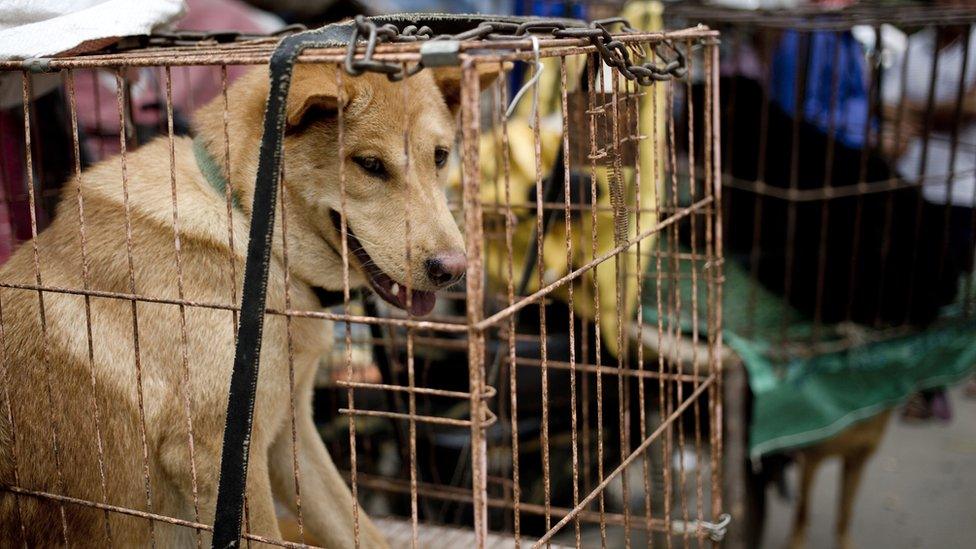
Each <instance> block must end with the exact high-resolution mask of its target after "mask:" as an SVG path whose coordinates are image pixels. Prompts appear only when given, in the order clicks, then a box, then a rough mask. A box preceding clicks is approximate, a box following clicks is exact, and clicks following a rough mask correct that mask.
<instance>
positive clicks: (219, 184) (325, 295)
mask: <svg viewBox="0 0 976 549" xmlns="http://www.w3.org/2000/svg"><path fill="white" fill-rule="evenodd" d="M193 156H195V157H196V159H197V167H198V168H199V169H200V173H201V174H203V178H204V179H206V180H207V183H210V186H211V187H213V188H214V190H215V191H217V194H219V195H220V196H225V195H226V194H227V184H228V182H227V178H226V177H224V173H223V172H222V171H221V169H220V166H219V165H218V164H217V161H216V160H214V157H213V156H211V155H210V152H209V151H207V148H206V147H205V146H204V145H203V141H201V140H200V138H198V137H195V138H194V139H193ZM231 201H232V202H233V204H234V208H235V209H236V210H238V211H240V210H241V203H240V201H239V200H237V196H236V195H231ZM312 291H313V292H315V297H316V298H318V300H319V304H320V305H321V306H322V308H323V309H328V308H329V307H333V306H335V305H338V304H340V303H342V302H343V301H344V297H343V294H342V292H337V291H333V290H326V289H325V288H320V287H318V286H313V287H312Z"/></svg>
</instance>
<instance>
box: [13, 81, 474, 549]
mask: <svg viewBox="0 0 976 549" xmlns="http://www.w3.org/2000/svg"><path fill="white" fill-rule="evenodd" d="M335 71H336V69H334V68H332V67H328V66H323V65H300V66H298V67H296V72H295V76H294V78H293V85H292V91H291V93H290V95H289V100H288V118H289V126H290V130H289V131H288V132H287V134H286V139H285V150H286V153H285V171H284V173H285V175H284V181H285V186H284V191H283V197H284V200H283V202H284V209H285V211H286V212H287V235H288V240H287V254H288V263H289V273H288V274H289V278H288V281H289V283H290V291H289V294H290V304H289V308H291V309H297V310H316V309H320V308H321V307H320V304H319V302H318V300H317V299H316V297H315V295H314V293H313V292H312V290H311V288H312V287H313V286H320V287H323V288H326V289H332V290H339V289H341V288H342V284H343V283H342V274H341V273H342V261H341V258H340V256H339V255H338V253H337V252H336V250H341V241H340V237H339V236H338V234H337V231H336V230H335V228H334V226H333V224H332V222H331V221H330V218H329V213H328V210H329V209H330V208H331V209H334V210H339V209H340V194H339V193H340V185H339V179H338V175H337V174H338V173H339V168H338V161H339V160H338V140H337V137H338V136H337V128H336V123H335V122H336V121H335V118H334V115H335V110H336V109H337V108H338V107H339V106H340V105H345V107H344V111H343V113H344V132H345V133H344V139H343V141H344V152H345V155H346V159H347V161H346V163H345V164H344V165H345V168H344V170H345V174H346V186H347V198H346V205H345V209H346V212H347V218H348V223H349V226H350V227H351V228H352V229H353V231H354V232H355V233H356V234H357V235H358V237H359V238H360V240H361V242H362V244H363V245H364V246H365V248H366V249H367V251H368V253H369V254H370V256H371V257H372V258H373V260H374V261H375V262H376V264H377V265H379V266H380V267H381V268H382V269H383V270H384V271H385V272H386V273H388V274H390V275H391V276H392V277H393V278H394V279H396V280H398V281H399V282H400V283H401V284H403V283H404V282H406V274H407V272H408V271H409V272H410V274H411V283H412V286H413V287H414V288H419V289H423V290H436V289H437V288H436V287H434V286H433V285H432V284H431V283H430V282H428V280H427V279H426V278H425V277H424V274H423V273H424V267H423V265H424V264H423V262H424V260H425V259H426V258H428V257H430V256H431V254H435V253H439V252H443V251H445V250H447V251H452V250H453V251H455V252H456V251H458V250H463V246H464V244H463V239H462V236H461V234H460V231H459V230H458V227H457V225H456V223H455V221H454V219H453V218H452V216H451V214H450V212H449V210H448V207H447V203H446V200H445V197H444V194H443V190H442V188H441V187H442V184H443V183H444V182H445V177H446V173H444V172H445V171H446V170H445V169H438V168H437V167H436V166H435V164H434V161H433V156H434V147H435V146H446V147H450V146H451V145H452V144H453V141H454V113H455V112H456V108H457V99H458V98H457V93H458V71H456V70H453V71H447V72H439V73H432V72H431V71H424V72H421V73H420V74H418V75H416V76H414V77H411V78H409V79H408V80H407V81H406V82H405V83H403V84H397V85H394V84H392V83H390V82H388V81H387V80H386V78H385V77H383V76H378V75H365V76H363V77H360V78H351V77H348V76H344V78H343V80H342V89H341V90H340V89H339V84H338V83H337V78H336V72H335ZM267 79H268V76H267V71H266V70H265V69H255V70H254V71H253V72H251V73H249V74H248V75H246V76H245V77H243V78H242V79H241V80H240V81H238V82H236V83H235V84H234V85H233V86H231V88H230V89H229V91H228V94H229V103H228V104H229V111H228V118H227V123H228V125H229V136H230V172H229V173H228V174H227V175H228V177H229V179H230V181H231V184H232V187H233V189H235V192H236V193H237V196H238V197H239V199H240V204H241V205H242V209H243V211H237V210H235V211H234V213H233V222H232V224H233V234H234V248H233V249H231V248H230V247H229V246H228V234H227V209H226V202H225V198H224V197H223V196H221V195H220V194H219V193H218V192H217V191H216V190H215V189H214V188H213V187H212V186H211V185H210V184H208V182H207V181H206V179H205V178H204V177H203V176H202V175H201V172H200V169H199V168H198V166H197V163H196V161H195V160H194V155H193V152H192V150H191V147H192V144H191V140H190V139H188V138H177V139H175V140H174V143H173V145H174V149H175V150H174V153H175V169H174V171H173V173H174V174H175V186H176V196H177V207H178V212H179V226H178V234H179V240H180V252H179V253H180V256H179V258H180V262H179V263H178V262H177V253H176V247H175V245H174V227H173V210H172V195H171V190H170V185H171V181H170V173H171V171H170V162H171V161H170V145H169V141H168V140H167V139H159V140H156V141H153V142H150V143H148V144H146V145H145V146H143V147H142V148H140V149H139V150H137V151H135V152H132V153H131V154H129V155H127V157H126V158H125V164H124V167H123V165H122V163H121V162H120V159H119V158H115V159H110V160H107V161H104V162H102V163H100V164H98V165H96V166H94V167H93V168H91V169H90V170H87V171H85V172H84V173H83V174H82V175H81V176H80V178H79V179H78V180H75V181H72V182H71V183H70V184H69V185H68V186H67V188H66V191H65V194H64V199H63V200H62V201H61V203H60V205H59V207H58V210H57V214H56V216H55V218H54V221H53V223H52V224H51V226H50V227H48V228H47V229H46V230H45V231H43V232H42V233H41V234H40V235H38V237H37V238H36V239H35V240H34V245H36V248H37V252H38V253H37V254H36V257H37V258H38V260H37V265H38V266H39V274H37V275H36V273H37V271H36V270H35V254H34V251H33V250H34V245H32V244H31V243H27V244H25V245H24V246H22V248H21V249H20V250H18V252H17V253H15V254H14V256H13V257H12V258H11V259H10V260H9V261H8V263H7V264H6V265H4V266H3V268H2V270H0V280H2V281H3V282H5V283H13V284H26V285H32V284H37V283H38V282H40V283H41V284H43V285H45V286H52V287H60V288H76V289H80V288H83V287H86V286H87V287H88V288H89V289H91V290H95V291H108V292H121V293H129V292H130V291H131V289H132V288H131V286H130V274H129V273H130V263H129V261H130V260H129V259H128V249H127V239H126V235H127V233H131V267H132V275H131V276H132V280H131V283H134V288H135V293H136V294H139V295H143V296H151V297H154V298H162V299H170V300H176V299H179V298H180V295H179V292H180V287H181V286H182V292H183V298H185V299H187V300H191V301H195V302H201V303H219V304H223V305H231V304H233V303H234V297H233V296H234V295H236V296H237V299H239V296H240V290H241V283H242V278H241V277H242V273H243V262H244V257H245V247H246V240H247V233H248V219H249V214H248V212H249V210H250V205H251V199H252V197H253V185H254V178H255V173H256V169H257V157H258V149H259V144H260V137H261V128H262V120H263V116H264V105H265V99H266V96H267V92H268V84H267ZM483 80H487V79H483ZM438 89H440V90H441V92H442V93H438ZM223 109H224V104H223V99H222V98H221V97H218V98H217V99H216V100H214V101H213V102H211V103H210V104H209V105H207V106H206V107H204V108H203V109H201V110H200V111H199V112H198V113H197V115H196V118H195V129H196V132H197V134H198V136H199V137H198V138H199V139H202V140H203V142H204V143H205V144H206V147H207V149H208V150H209V151H210V153H211V155H212V156H213V157H214V158H215V159H217V160H218V162H220V163H221V164H222V163H223V162H222V160H223V158H224V148H223V143H224V141H223V125H224V120H225V119H224V110H223ZM408 129H409V133H408V134H409V143H410V146H409V163H407V162H405V155H404V135H405V132H407V130H408ZM363 154H368V155H372V156H377V157H380V158H382V159H383V160H384V161H385V163H386V165H387V167H388V168H389V170H390V177H389V179H388V180H385V181H380V180H377V179H376V178H375V177H370V176H369V174H367V173H366V172H365V171H363V170H361V169H360V168H359V167H358V166H357V165H356V164H355V163H353V162H350V161H348V159H349V158H351V157H352V156H354V155H363ZM123 170H124V171H123ZM123 179H124V180H125V182H126V189H127V196H126V195H124V194H123V185H122V182H123ZM79 193H80V194H81V196H82V198H83V207H84V234H85V242H84V249H85V252H86V254H87V271H88V277H87V278H88V279H87V281H86V280H84V278H83V274H82V273H83V272H84V265H83V261H82V239H81V230H80V229H81V226H82V221H81V218H80V216H79V210H78V200H77V195H78V194H79ZM126 202H127V203H128V213H126V208H125V203H126ZM281 213H282V212H281V204H280V201H279V210H278V220H279V221H278V222H277V223H276V237H275V240H274V259H273V261H272V265H271V273H270V278H269V284H268V306H269V307H271V308H273V309H277V310H284V309H285V308H286V301H285V280H286V277H285V270H284V267H283V246H282V235H281V229H282V222H281V217H282V216H281ZM127 219H128V220H129V227H127V222H126V220H127ZM407 219H409V220H410V227H409V232H410V244H411V247H410V255H409V257H410V258H411V264H410V265H409V266H408V265H407V264H406V260H405V257H406V253H405V252H406V243H407V228H406V226H405V221H406V220H407ZM350 263H351V264H352V265H353V267H352V268H351V269H350V274H349V278H350V283H351V285H352V286H353V287H357V286H362V285H364V284H365V283H366V280H365V278H364V275H362V274H361V269H360V267H361V266H359V265H358V264H357V262H356V260H355V259H354V258H352V257H350ZM232 265H233V270H232ZM178 269H181V270H182V272H180V270H178ZM232 272H233V273H234V274H233V275H232ZM35 275H36V276H35ZM180 275H182V284H181V283H180ZM232 291H233V292H235V293H234V294H233V295H232ZM41 299H42V300H43V309H42V308H41V305H40V300H41ZM89 305H90V319H91V322H90V327H91V332H90V336H91V339H90V340H89V333H88V330H87V329H86V327H87V326H88V323H87V322H86V306H89ZM133 311H135V312H136V313H137V317H136V318H137V325H136V323H134V321H133ZM41 313H43V314H41ZM182 314H185V326H186V330H185V334H186V341H185V342H184V341H183V336H182V333H183V331H182V330H181V323H182V322H183V320H182V319H181V315H182ZM0 315H2V327H3V332H2V338H3V345H2V349H0V350H2V352H3V356H2V359H3V360H2V363H3V366H4V371H3V375H4V376H5V377H4V379H3V380H2V383H3V386H4V387H5V388H6V389H5V391H4V392H3V393H0V399H2V400H0V483H3V484H7V485H18V486H21V487H25V488H28V489H31V490H38V491H43V492H50V493H57V494H64V495H67V496H70V497H73V498H81V499H84V500H91V501H95V502H105V503H108V504H110V505H115V506H121V507H126V508H133V509H138V510H145V511H149V510H151V511H152V512H153V513H159V514H162V515H167V516H173V517H179V518H182V519H186V520H197V516H198V517H199V519H198V520H199V521H200V522H204V523H212V520H213V516H214V500H215V497H216V483H217V477H218V470H219V461H220V449H221V441H222V432H223V425H224V410H225V406H226V404H227V387H228V383H229V377H230V371H231V366H232V364H233V353H234V335H235V326H234V323H233V316H232V312H231V311H230V310H227V309H216V308H200V307H186V308H185V310H184V309H181V308H180V307H179V306H176V305H172V304H163V303H147V302H138V303H137V304H133V302H131V301H128V300H125V299H117V298H106V297H91V298H90V299H89V300H86V298H85V297H84V296H82V295H68V294H63V293H54V292H45V293H43V295H41V296H39V295H38V292H36V291H33V290H30V289H12V288H3V289H2V290H0ZM289 329H290V333H291V339H290V341H289V338H288V333H289ZM329 334H330V332H329V330H328V327H327V325H326V323H325V322H324V321H322V320H318V319H309V318H301V317H296V318H292V319H291V321H290V328H289V327H288V324H287V322H286V318H285V317H283V316H280V315H268V316H267V317H266V320H265V329H264V343H263V350H262V355H261V371H260V376H259V384H258V394H257V401H256V407H255V417H254V428H253V437H252V439H251V447H250V469H249V471H248V484H247V494H248V512H249V525H248V526H249V530H250V532H252V533H254V534H258V535H262V536H267V537H270V538H278V537H279V529H278V525H277V523H276V520H275V510H274V507H273V501H274V499H277V500H279V501H281V502H283V503H286V504H288V505H291V506H294V504H295V503H294V502H295V499H296V498H295V478H294V475H293V465H292V464H293V462H292V459H293V453H292V439H291V432H292V431H291V421H292V420H291V415H290V412H289V410H290V405H289V403H290V401H291V394H292V393H291V387H290V381H289V368H290V367H293V368H294V383H295V392H294V395H295V397H294V398H295V416H294V421H295V423H296V428H297V434H298V436H297V457H298V463H299V467H300V471H301V485H300V489H301V501H302V508H301V511H302V516H303V518H304V524H305V528H306V531H308V532H309V533H310V535H311V536H314V538H316V539H318V540H321V541H322V542H324V543H325V545H326V546H328V547H352V546H353V538H354V533H353V530H354V518H353V501H352V497H351V494H350V491H349V489H348V487H347V486H346V484H345V483H344V481H343V479H342V477H341V476H340V473H339V472H338V470H337V469H336V466H335V465H334V464H333V462H332V460H331V458H330V457H329V454H328V453H327V451H326V448H325V446H324V445H323V443H322V441H321V439H320V438H319V435H318V433H317V431H316V428H315V425H314V424H313V421H312V409H311V406H312V380H313V377H314V371H315V369H316V366H317V364H318V359H319V357H320V356H321V355H322V354H323V353H324V352H325V351H326V350H327V348H328V346H329V345H330V335H329ZM136 343H138V352H137V351H136ZM184 345H185V352H184ZM289 356H292V357H293V358H294V362H293V364H291V365H290V364H289ZM137 376H141V387H142V398H141V399H140V397H139V392H138V391H137V381H139V379H140V378H139V377H137ZM93 397H94V398H93ZM188 409H189V412H190V417H191V418H192V429H193V457H194V459H193V465H194V468H191V460H190V450H189V445H188V441H189V438H188V421H187V410H188ZM8 411H9V416H10V417H8ZM11 417H12V420H13V421H12V422H11V421H10V419H11ZM143 425H144V426H145V439H144V440H143V437H142V434H141V433H142V432H143ZM96 428H97V431H96ZM97 433H100V436H97ZM55 443H56V445H57V453H56V454H55V451H54V447H55ZM100 453H101V455H103V456H104V459H103V460H102V462H101V463H100V461H99V459H98V456H99V454H100ZM194 469H195V475H194ZM101 470H103V471H104V478H105V485H104V488H103V483H102V480H101V478H102V472H101ZM144 470H145V471H144ZM144 472H146V473H148V479H149V486H148V492H149V494H150V497H149V498H148V499H149V503H151V505H149V504H147V485H146V481H145V478H146V477H145V474H144ZM15 475H16V476H15ZM194 476H195V484H196V486H195V488H194V486H193V478H194ZM194 490H195V493H196V497H197V499H198V502H199V511H198V515H197V513H196V512H195V510H194V505H193V502H194V496H193V494H194ZM15 499H16V501H15ZM62 521H63V522H64V523H65V524H66V526H67V536H68V542H69V543H70V544H71V545H83V546H89V545H90V546H106V545H107V542H108V539H107V537H106V536H107V532H106V530H107V528H106V521H107V523H108V525H109V526H110V529H109V530H110V533H111V540H112V542H113V543H114V544H115V545H118V546H143V545H146V544H147V543H148V541H149V536H150V528H149V522H148V521H147V520H145V519H142V518H136V517H132V516H126V515H124V514H119V513H110V514H109V515H108V519H106V515H104V514H103V512H102V511H99V510H95V509H91V508H88V507H85V506H81V505H77V504H72V503H65V504H64V505H63V511H62V510H61V508H59V505H58V504H57V503H54V502H52V501H50V500H46V499H43V498H35V497H19V498H15V497H14V496H13V495H12V494H11V493H9V492H7V491H0V539H2V540H5V541H4V542H3V543H4V544H6V543H10V544H11V545H17V546H19V545H21V541H26V543H27V545H28V546H32V547H33V546H47V545H54V544H57V543H60V541H61V538H62V535H63V534H62ZM21 524H23V525H24V529H25V532H26V535H27V537H28V539H27V540H21V530H20V528H21V527H20V525H21ZM152 527H153V529H154V533H153V534H154V536H155V539H156V543H157V546H160V547H178V546H186V545H188V544H192V543H194V535H195V534H194V532H193V531H192V530H191V529H187V528H182V527H176V526H172V525H169V524H166V523H164V522H155V523H154V524H153V526H152ZM358 528H359V534H360V539H361V540H362V546H363V547H383V546H385V545H386V542H385V541H384V540H383V537H382V536H381V534H380V533H379V531H378V530H377V529H376V528H375V527H374V525H373V523H372V522H371V521H370V519H369V517H368V516H366V514H365V513H364V512H363V511H362V509H359V512H358ZM204 543H205V544H209V540H208V539H206V538H205V539H204Z"/></svg>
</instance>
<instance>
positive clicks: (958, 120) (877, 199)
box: [666, 1, 976, 546]
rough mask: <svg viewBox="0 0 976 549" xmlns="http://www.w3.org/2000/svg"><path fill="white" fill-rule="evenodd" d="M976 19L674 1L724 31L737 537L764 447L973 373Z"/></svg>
mask: <svg viewBox="0 0 976 549" xmlns="http://www.w3.org/2000/svg"><path fill="white" fill-rule="evenodd" d="M974 15H976V12H974V11H973V10H972V8H969V7H964V6H959V5H956V6H952V5H948V4H945V5H941V4H938V3H936V4H935V5H932V4H921V3H918V4H916V3H909V2H878V1H870V2H858V3H856V4H853V5H850V6H848V7H844V8H825V7H817V6H802V7H798V8H791V9H766V10H737V9H730V8H723V7H719V6H712V5H703V4H701V3H698V2H680V3H676V4H674V5H671V6H669V8H668V10H667V14H666V16H667V17H666V19H667V21H668V22H669V24H671V25H675V24H678V25H680V24H685V23H687V22H693V23H697V22H701V23H704V24H707V25H709V26H710V27H711V28H715V29H718V30H720V31H721V32H722V37H723V42H722V46H721V51H722V53H721V57H722V76H721V78H720V83H721V84H720V87H721V101H722V106H721V109H720V112H721V118H722V121H721V126H722V147H723V149H722V157H723V163H722V167H723V187H725V193H724V199H723V208H724V212H723V223H725V230H724V231H723V234H724V236H725V238H726V240H725V251H726V257H727V258H728V259H729V261H728V262H727V268H726V271H725V274H726V281H727V285H726V292H725V295H726V297H727V301H726V303H725V304H724V307H725V308H726V310H733V309H734V310H737V311H739V312H740V314H739V315H736V316H735V317H731V316H730V317H727V318H726V325H725V327H726V330H727V335H728V337H727V339H726V342H730V343H732V345H731V347H732V348H733V350H734V351H735V354H736V356H737V357H738V359H739V360H741V361H744V362H745V363H746V366H747V368H743V369H739V368H735V367H730V368H727V370H726V390H727V392H726V396H727V399H726V411H727V418H728V421H727V423H726V427H727V439H726V440H727V445H726V456H728V458H727V461H728V463H727V469H726V471H727V474H728V479H727V480H728V483H727V485H726V486H727V492H726V502H727V503H728V504H729V509H730V511H731V512H732V513H733V515H734V516H736V517H743V519H744V520H742V521H737V522H736V524H735V525H734V526H733V531H734V534H733V535H732V536H731V538H732V540H733V543H737V544H741V545H746V546H750V545H754V544H755V543H758V539H759V538H758V537H756V536H759V535H760V534H761V531H760V530H761V525H762V514H763V507H762V505H761V504H760V503H761V499H762V498H763V496H762V490H763V488H761V487H759V486H756V485H750V482H752V481H754V480H755V477H754V473H753V471H754V470H755V468H754V465H757V464H758V463H760V461H761V457H762V456H763V455H769V454H775V453H777V452H784V451H787V452H788V451H790V450H792V449H795V448H802V447H804V446H805V445H809V444H814V443H816V442H818V441H821V440H824V439H825V438H827V437H830V436H833V435H835V434H837V433H839V432H840V431H842V430H843V429H845V428H846V427H848V426H850V425H851V422H852V421H855V420H857V419H859V418H862V417H864V415H865V414H868V413H872V412H870V410H874V412H873V413H876V412H877V410H879V409H881V408H878V407H879V406H880V407H890V406H894V405H896V404H897V403H898V402H900V401H901V400H903V399H904V398H906V397H907V395H908V394H909V393H910V392H911V391H912V390H915V389H926V388H929V387H932V386H937V385H940V384H945V383H947V382H950V381H952V380H955V379H959V378H960V377H962V376H964V375H965V374H966V372H968V371H970V367H971V364H972V358H971V357H972V348H971V346H970V345H969V343H968V342H969V341H970V340H971V339H972V338H971V334H972V323H971V318H972V306H973V291H972V277H971V273H972V254H973V248H974V240H973V237H972V234H973V233H972V228H973V227H976V224H974V223H973V221H974V220H976V217H973V215H972V212H973V211H974V210H973V209H972V203H973V197H972V196H961V193H960V191H961V190H962V189H970V191H967V192H969V193H971V189H972V184H971V178H972V169H971V167H972V163H971V159H972V158H974V157H976V148H974V146H976V144H974V143H972V142H971V139H970V138H969V137H968V131H967V130H966V128H967V127H968V126H967V124H968V123H969V122H968V121H969V120H970V118H968V114H967V113H968V107H967V105H968V102H969V98H970V97H971V96H972V82H971V80H972V78H971V75H972V73H973V69H974V68H976V65H974V62H976V60H974V59H973V57H972V55H970V50H971V49H972V47H973V42H972V31H971V26H972V24H973V23H974ZM948 52H953V55H954V57H952V58H951V59H950V58H949V57H948V56H947V54H948ZM701 101H702V99H701V98H700V97H699V96H697V95H695V92H692V96H691V99H690V101H688V103H689V104H691V105H693V106H694V107H695V108H697V106H698V105H699V104H700V103H701ZM946 113H949V119H948V120H946V117H944V116H942V115H945V114H946ZM962 164H967V165H968V167H967V166H962ZM966 181H969V183H968V184H967V183H966ZM947 196H949V197H952V198H951V199H948V200H947V199H946V197H947ZM923 342H924V343H923ZM872 369H873V373H871V372H869V370H872ZM746 372H748V376H749V378H750V380H751V383H747V382H746V380H745V378H743V377H742V376H745V375H747V374H746ZM830 372H834V373H835V375H832V374H830ZM804 382H805V383H806V384H807V386H811V385H817V384H822V387H823V390H822V391H821V395H820V397H819V398H820V399H821V400H822V401H823V404H822V407H818V406H816V405H810V406H806V405H804V402H805V401H808V400H810V399H811V398H812V394H809V393H803V391H802V390H798V391H795V392H792V393H790V392H787V391H780V390H779V387H780V386H782V385H787V384H789V383H793V384H795V385H797V386H799V385H803V384H804ZM750 385H753V387H752V389H753V390H752V392H750V391H749V390H748V388H749V386H750ZM770 386H775V387H776V389H770ZM763 387H765V389H764V388H763ZM733 391H734V392H733ZM835 405H836V406H837V408H836V409H835V410H833V411H830V412H824V410H827V409H828V408H830V407H831V406H835ZM777 410H778V411H779V412H780V414H781V415H780V417H779V418H778V419H777V418H775V417H773V416H775V415H776V413H777V412H776V411H777ZM811 418H814V419H811ZM743 458H745V459H743ZM737 463H738V464H737ZM750 516H751V518H750Z"/></svg>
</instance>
